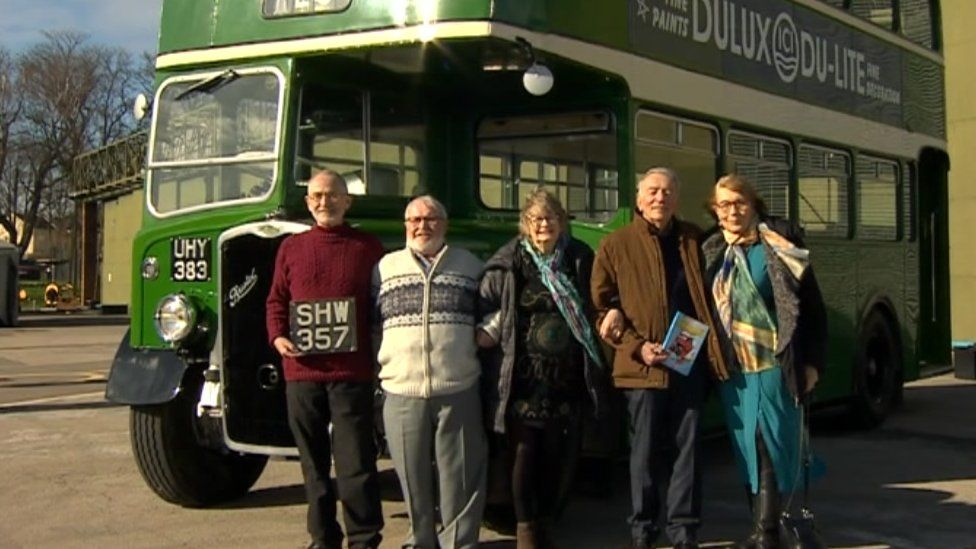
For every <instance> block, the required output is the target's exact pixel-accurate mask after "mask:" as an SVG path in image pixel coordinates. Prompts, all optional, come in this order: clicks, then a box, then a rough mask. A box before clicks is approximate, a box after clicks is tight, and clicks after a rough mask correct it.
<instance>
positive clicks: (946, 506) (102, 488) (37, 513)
mask: <svg viewBox="0 0 976 549" xmlns="http://www.w3.org/2000/svg"><path fill="white" fill-rule="evenodd" d="M124 329H125V328H124V326H117V325H115V326H71V327H67V326H61V327H50V326H45V327H27V328H15V329H0V377H5V378H6V380H5V381H2V382H0V478H2V479H3V488H2V492H0V493H2V496H0V517H2V519H0V547H2V548H20V547H23V548H34V547H126V548H130V547H132V548H140V547H189V546H194V547H197V546H203V547H255V548H259V547H270V548H277V547H282V548H298V547H304V544H305V541H306V537H305V533H304V514H305V504H304V496H303V493H302V490H301V473H300V471H299V467H298V464H297V462H293V461H272V462H271V463H270V464H269V466H268V468H267V470H266V471H265V473H264V474H263V475H262V477H261V479H260V480H259V481H258V483H257V485H256V486H255V488H254V489H253V490H252V491H251V493H249V494H248V495H247V496H245V497H243V498H241V499H239V500H237V501H234V502H231V503H229V504H226V505H223V506H220V507H217V508H211V509H184V508H180V507H176V506H173V505H170V504H167V503H165V502H163V501H162V500H160V499H158V498H157V497H156V496H155V495H154V494H153V493H152V492H151V491H150V490H149V489H148V488H147V487H146V486H145V484H144V483H143V482H142V479H141V478H140V477H139V473H138V471H137V470H136V467H135V464H134V462H133V461H132V456H131V451H130V448H129V439H128V424H127V422H128V411H127V410H126V409H125V408H123V407H117V406H110V405H107V404H106V403H104V402H103V401H102V399H101V394H102V389H103V383H102V382H101V381H97V380H94V379H89V380H88V381H83V378H82V376H83V375H87V374H94V373H98V372H102V373H104V372H105V371H106V370H107V367H108V364H109V362H110V360H111V357H112V354H113V353H114V351H115V346H116V345H117V341H118V339H119V337H121V333H122V332H123V331H124ZM33 373H36V374H46V375H45V376H34V377H33V378H32V377H29V376H28V375H27V374H33ZM11 376H21V377H13V378H12V377H11ZM57 376H63V380H64V381H61V382H55V383H52V382H51V381H50V380H52V379H62V378H57ZM12 379H13V381H11V380H12ZM31 379H44V380H47V381H44V382H42V383H35V384H34V385H35V387H25V386H24V385H25V384H27V385H30V384H31V382H30V381H28V380H31ZM72 380H74V382H72ZM62 387H70V389H71V390H70V391H68V393H69V394H67V395H66V396H64V393H60V392H58V391H60V390H62ZM813 444H814V447H815V449H816V451H817V452H818V454H819V455H820V456H821V457H823V458H824V460H825V461H826V462H827V465H828V473H827V476H826V477H825V478H824V479H822V480H821V481H820V482H818V483H817V484H816V485H815V486H814V488H813V490H814V491H813V497H812V500H813V501H812V503H813V508H814V510H815V511H816V513H817V517H818V522H819V524H820V526H821V528H822V530H823V533H824V536H825V538H826V540H827V541H828V543H829V545H830V546H831V547H898V548H909V549H911V548H943V547H945V548H959V547H976V383H973V382H969V381H960V380H956V379H954V378H952V377H951V376H940V377H937V378H932V379H927V380H923V381H919V382H915V383H912V384H910V385H909V386H908V387H907V388H906V392H905V405H904V407H903V408H902V409H900V410H898V411H897V412H896V413H895V414H894V415H893V416H892V417H891V418H890V419H889V421H887V422H886V423H885V425H884V426H883V427H882V428H880V429H876V430H874V431H869V432H863V431H855V430H849V429H847V428H845V427H844V424H843V422H842V421H838V420H837V419H831V418H818V420H817V421H816V425H815V432H814V442H813ZM705 450H706V452H705V468H706V471H707V478H706V485H705V526H704V528H703V530H702V537H703V540H704V541H706V542H707V543H706V544H707V546H712V547H720V546H723V545H724V544H725V543H727V542H729V541H731V540H734V539H737V538H738V537H740V535H741V534H743V533H744V531H745V529H746V528H747V524H748V517H747V512H746V510H745V502H744V497H743V495H742V488H741V486H740V482H739V480H738V479H737V478H736V473H735V471H734V470H733V467H732V464H731V456H730V454H729V451H728V444H727V442H726V441H725V439H724V437H719V438H714V439H711V440H709V441H708V442H707V443H706V445H705ZM380 468H381V469H382V470H383V495H384V511H385V513H386V517H387V526H386V529H385V531H384V535H385V537H386V540H385V542H384V544H383V547H385V548H387V547H389V548H392V547H398V546H399V541H400V540H401V539H402V537H403V535H404V533H405V531H406V526H407V524H406V515H405V512H404V508H403V504H402V501H400V500H401V498H400V496H399V492H398V488H397V485H396V480H395V477H394V475H393V472H392V469H391V466H390V463H389V462H388V461H381V462H380ZM612 488H613V489H612V496H611V497H609V498H607V499H591V498H586V497H582V496H580V497H576V498H575V499H574V500H573V502H572V503H571V504H570V507H569V509H568V510H567V513H566V516H565V517H564V520H563V521H562V522H561V523H560V524H559V532H558V534H557V537H558V540H559V541H560V542H561V543H560V546H561V547H564V548H570V549H571V548H603V547H607V548H620V547H624V546H625V544H626V541H627V530H626V525H625V523H624V518H625V516H626V514H627V507H628V504H627V500H626V471H625V468H624V467H619V468H618V469H617V470H615V471H614V476H613V480H612ZM483 539H484V540H485V544H484V545H485V546H487V547H496V548H507V547H514V544H513V543H512V542H511V541H510V540H511V538H510V537H509V536H506V535H505V534H504V533H499V532H495V531H493V530H489V529H487V528H486V529H484V530H483Z"/></svg>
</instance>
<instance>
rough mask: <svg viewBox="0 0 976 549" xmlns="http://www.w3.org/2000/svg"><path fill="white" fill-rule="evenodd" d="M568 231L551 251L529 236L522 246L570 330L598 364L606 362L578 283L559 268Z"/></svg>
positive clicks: (523, 240)
mask: <svg viewBox="0 0 976 549" xmlns="http://www.w3.org/2000/svg"><path fill="white" fill-rule="evenodd" d="M568 240H569V239H568V238H567V237H566V235H562V236H560V237H559V241H558V242H557V243H556V249H555V250H554V251H553V253H551V254H548V255H542V254H540V253H539V252H538V251H537V250H536V249H535V247H533V246H532V243H530V242H529V241H528V239H525V238H523V239H522V247H523V248H524V249H525V251H526V252H528V254H529V257H531V258H532V261H533V262H535V266H536V268H538V269H539V275H540V278H541V279H542V283H543V284H544V285H545V286H546V288H547V289H548V290H549V293H550V294H551V295H552V300H553V301H555V302H556V307H558V308H559V312H560V313H561V314H562V315H563V318H564V319H565V320H566V324H567V325H569V330H570V331H571V332H573V337H575V338H576V341H579V342H580V344H581V345H583V347H584V348H585V349H586V354H588V355H590V358H591V359H593V361H594V362H595V363H596V364H598V365H601V366H602V365H603V354H602V353H601V352H600V348H599V347H598V346H597V343H596V338H595V337H594V336H593V328H592V327H591V326H590V322H589V320H588V319H587V318H586V314H584V312H583V300H582V299H580V296H579V292H577V291H576V286H575V285H573V283H572V281H570V280H569V277H567V276H566V273H563V272H562V271H560V270H559V266H560V264H561V263H562V260H563V256H564V255H565V251H566V244H567V242H568Z"/></svg>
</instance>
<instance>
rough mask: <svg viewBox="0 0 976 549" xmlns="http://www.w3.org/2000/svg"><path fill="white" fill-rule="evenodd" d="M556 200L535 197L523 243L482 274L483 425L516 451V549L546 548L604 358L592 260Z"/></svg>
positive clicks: (595, 399) (526, 213)
mask: <svg viewBox="0 0 976 549" xmlns="http://www.w3.org/2000/svg"><path fill="white" fill-rule="evenodd" d="M567 221H568V219H567V215H566V211H565V209H563V207H562V205H561V204H560V203H559V200H558V199H557V198H556V197H555V196H553V195H552V194H550V193H548V192H546V191H544V190H538V191H536V192H534V193H532V194H530V195H529V196H528V199H527V201H526V204H525V207H523V208H522V212H521V219H520V223H519V232H520V235H519V236H517V237H516V238H514V239H512V240H511V241H510V242H508V243H507V244H505V245H504V246H502V248H501V249H499V250H498V252H496V253H495V255H494V256H493V257H492V258H491V259H489V260H488V262H487V264H486V265H485V273H484V276H483V278H482V282H481V298H482V306H483V307H484V311H486V312H487V313H488V314H487V315H486V317H485V323H484V324H483V326H482V329H481V330H480V331H479V332H478V343H479V345H480V346H482V347H483V348H486V349H490V350H492V351H493V352H492V353H491V355H492V356H493V357H494V360H491V359H489V360H488V361H487V363H486V367H485V372H484V377H485V381H486V382H485V386H486V388H487V395H486V402H487V405H488V411H487V414H486V419H487V421H488V423H489V429H491V430H492V431H494V432H495V433H499V434H504V435H505V436H506V438H507V442H508V446H509V448H510V449H511V450H512V455H513V459H512V464H511V467H512V468H511V483H512V500H513V505H514V511H515V518H516V520H517V523H518V524H517V529H516V543H517V547H518V548H519V549H531V548H535V547H552V546H553V545H552V537H551V532H550V531H549V526H548V525H549V523H550V522H551V521H552V520H553V519H554V518H555V517H556V516H557V515H558V513H559V512H560V511H561V509H562V507H563V506H564V504H565V501H566V496H567V494H568V488H569V484H570V482H571V480H572V476H573V471H574V469H575V464H576V460H577V456H578V450H579V432H580V419H581V412H582V410H583V408H584V403H585V400H586V399H587V398H589V399H590V400H591V401H592V404H593V407H594V408H595V409H596V410H599V408H600V405H601V400H602V395H603V387H605V386H606V385H605V383H606V381H605V372H604V370H603V355H602V349H601V348H600V346H599V344H598V343H597V338H596V336H595V333H594V330H593V328H592V324H591V319H592V314H591V313H592V310H591V306H590V296H589V287H590V284H589V281H590V270H591V268H592V265H593V251H592V250H591V249H590V247H589V246H587V245H586V244H585V243H583V242H581V241H579V240H577V239H575V238H572V237H571V236H569V234H568V232H567V229H568V223H567Z"/></svg>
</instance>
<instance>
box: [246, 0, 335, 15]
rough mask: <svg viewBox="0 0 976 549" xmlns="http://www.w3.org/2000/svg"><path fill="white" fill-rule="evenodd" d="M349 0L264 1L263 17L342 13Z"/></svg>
mask: <svg viewBox="0 0 976 549" xmlns="http://www.w3.org/2000/svg"><path fill="white" fill-rule="evenodd" d="M350 2H351V0H264V16H265V17H283V16H287V15H302V14H310V13H329V12H337V11H342V10H344V9H346V8H348V7H349V4H350Z"/></svg>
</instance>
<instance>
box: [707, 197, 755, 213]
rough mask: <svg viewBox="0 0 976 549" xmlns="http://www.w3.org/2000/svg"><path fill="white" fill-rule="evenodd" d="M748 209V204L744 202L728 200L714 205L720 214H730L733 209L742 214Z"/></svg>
mask: <svg viewBox="0 0 976 549" xmlns="http://www.w3.org/2000/svg"><path fill="white" fill-rule="evenodd" d="M748 207H749V203H748V202H746V201H744V200H729V201H722V202H716V203H715V209H716V210H718V211H720V212H730V211H732V210H733V209H735V211H737V212H744V211H746V209H747V208H748Z"/></svg>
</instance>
